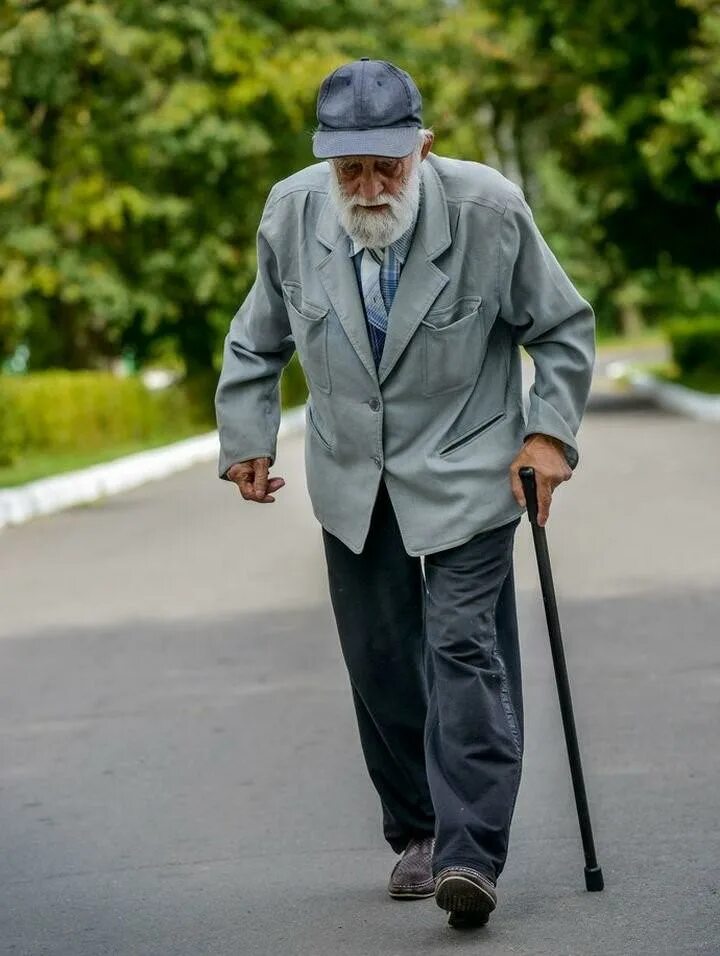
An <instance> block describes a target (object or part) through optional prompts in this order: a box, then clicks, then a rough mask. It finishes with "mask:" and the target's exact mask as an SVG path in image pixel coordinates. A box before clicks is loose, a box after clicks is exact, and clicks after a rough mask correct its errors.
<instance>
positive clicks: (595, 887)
mask: <svg viewBox="0 0 720 956" xmlns="http://www.w3.org/2000/svg"><path fill="white" fill-rule="evenodd" d="M585 886H586V887H587V891H588V893H599V892H600V890H602V889H603V888H604V887H605V881H604V880H603V875H602V870H601V869H600V867H599V866H586V867H585Z"/></svg>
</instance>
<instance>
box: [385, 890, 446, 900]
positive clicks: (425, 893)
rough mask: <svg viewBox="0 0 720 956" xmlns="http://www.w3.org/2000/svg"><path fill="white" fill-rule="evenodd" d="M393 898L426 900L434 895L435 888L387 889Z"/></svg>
mask: <svg viewBox="0 0 720 956" xmlns="http://www.w3.org/2000/svg"><path fill="white" fill-rule="evenodd" d="M388 893H389V894H390V896H391V897H392V898H393V899H394V900H428V899H430V897H431V896H435V889H434V887H433V889H429V890H388Z"/></svg>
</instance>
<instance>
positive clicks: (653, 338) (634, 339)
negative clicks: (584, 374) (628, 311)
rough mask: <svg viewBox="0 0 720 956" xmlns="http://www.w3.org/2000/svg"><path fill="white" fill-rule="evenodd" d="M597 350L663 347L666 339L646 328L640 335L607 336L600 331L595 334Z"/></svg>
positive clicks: (654, 330)
mask: <svg viewBox="0 0 720 956" xmlns="http://www.w3.org/2000/svg"><path fill="white" fill-rule="evenodd" d="M596 338H597V344H598V348H611V349H629V350H632V349H636V348H643V347H645V346H648V345H665V343H666V341H667V340H666V338H665V336H664V335H663V333H662V332H661V331H660V330H659V329H656V328H648V329H646V331H644V332H642V333H640V335H632V336H629V335H608V334H604V333H603V332H601V331H600V330H598V331H597V334H596Z"/></svg>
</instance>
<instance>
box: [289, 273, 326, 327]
mask: <svg viewBox="0 0 720 956" xmlns="http://www.w3.org/2000/svg"><path fill="white" fill-rule="evenodd" d="M282 287H283V291H284V293H285V298H286V300H287V302H288V304H289V305H291V306H292V307H293V309H294V310H295V311H296V312H298V313H299V314H300V315H301V316H302V317H303V318H305V319H310V320H315V319H322V317H323V316H324V315H327V313H328V311H329V306H321V305H315V303H314V302H308V300H307V299H305V298H303V293H302V286H301V285H300V283H299V282H293V281H291V280H289V279H286V280H285V281H284V282H283V283H282Z"/></svg>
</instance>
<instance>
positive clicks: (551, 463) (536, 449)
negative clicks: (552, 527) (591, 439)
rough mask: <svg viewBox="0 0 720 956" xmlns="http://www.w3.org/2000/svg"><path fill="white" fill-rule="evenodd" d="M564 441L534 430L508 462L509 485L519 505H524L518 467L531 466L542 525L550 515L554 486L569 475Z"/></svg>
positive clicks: (570, 470) (540, 523)
mask: <svg viewBox="0 0 720 956" xmlns="http://www.w3.org/2000/svg"><path fill="white" fill-rule="evenodd" d="M563 449H564V446H563V443H562V442H561V441H560V439H559V438H554V437H553V436H552V435H542V434H540V433H539V432H535V433H534V434H532V435H528V437H527V438H526V439H525V442H524V444H523V447H522V449H521V450H520V452H519V454H518V455H517V457H516V458H515V460H514V461H513V463H512V464H511V465H510V484H511V486H512V491H513V494H514V495H515V498H516V500H517V502H518V504H519V505H521V506H522V507H523V508H524V507H526V502H525V495H524V494H523V486H522V482H521V481H520V474H519V472H520V469H521V468H526V467H530V468H533V469H534V471H535V485H536V488H537V499H538V520H537V523H538V524H539V525H540V527H544V526H545V524H546V522H547V520H548V517H549V516H550V501H551V499H552V493H553V491H555V489H556V488H557V486H558V485H559V484H560V483H561V482H563V481H568V479H570V478H572V468H571V467H570V465H569V464H568V462H567V458H566V457H565V452H564V450H563Z"/></svg>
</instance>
